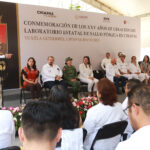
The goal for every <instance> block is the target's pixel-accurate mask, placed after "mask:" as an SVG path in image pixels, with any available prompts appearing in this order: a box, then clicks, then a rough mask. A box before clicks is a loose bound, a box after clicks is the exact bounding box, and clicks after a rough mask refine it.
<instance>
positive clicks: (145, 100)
mask: <svg viewBox="0 0 150 150" xmlns="http://www.w3.org/2000/svg"><path fill="white" fill-rule="evenodd" d="M134 103H136V104H139V106H140V107H141V108H142V109H143V111H144V112H145V114H147V115H150V85H145V84H142V83H141V84H139V85H137V86H136V87H134V88H132V90H131V91H130V92H129V93H128V104H129V106H130V105H132V104H134Z"/></svg>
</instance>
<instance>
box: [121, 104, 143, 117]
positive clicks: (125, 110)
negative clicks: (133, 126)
mask: <svg viewBox="0 0 150 150" xmlns="http://www.w3.org/2000/svg"><path fill="white" fill-rule="evenodd" d="M133 104H135V105H136V106H140V104H138V103H133ZM133 104H131V105H129V106H128V107H127V108H125V109H124V110H123V112H124V113H125V114H126V115H127V116H128V109H129V108H131V107H132V105H133Z"/></svg>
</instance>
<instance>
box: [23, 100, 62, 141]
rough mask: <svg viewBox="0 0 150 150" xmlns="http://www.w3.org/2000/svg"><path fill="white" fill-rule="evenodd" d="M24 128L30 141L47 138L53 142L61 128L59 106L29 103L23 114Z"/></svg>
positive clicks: (43, 102)
mask: <svg viewBox="0 0 150 150" xmlns="http://www.w3.org/2000/svg"><path fill="white" fill-rule="evenodd" d="M22 127H23V130H24V134H25V136H26V138H27V139H28V140H32V139H40V138H43V137H44V138H47V139H48V140H49V141H53V140H54V139H55V137H56V136H57V133H58V129H59V128H60V127H61V113H60V112H59V110H58V108H57V105H56V104H53V103H50V102H46V101H33V102H29V103H28V104H27V105H26V106H25V108H24V110H23V114H22Z"/></svg>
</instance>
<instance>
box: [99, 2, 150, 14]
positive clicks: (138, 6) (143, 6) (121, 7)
mask: <svg viewBox="0 0 150 150" xmlns="http://www.w3.org/2000/svg"><path fill="white" fill-rule="evenodd" d="M98 1H100V2H102V3H104V4H106V5H108V6H110V7H111V8H113V9H115V10H117V11H118V12H120V13H122V14H124V15H126V16H138V15H141V14H147V13H150V0H98Z"/></svg>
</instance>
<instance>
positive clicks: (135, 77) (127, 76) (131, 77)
mask: <svg viewBox="0 0 150 150" xmlns="http://www.w3.org/2000/svg"><path fill="white" fill-rule="evenodd" d="M122 76H124V77H126V78H128V80H130V79H133V78H134V79H139V78H138V75H137V74H124V75H122Z"/></svg>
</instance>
